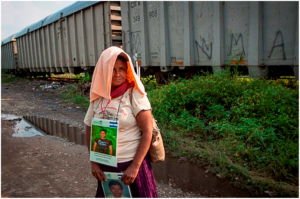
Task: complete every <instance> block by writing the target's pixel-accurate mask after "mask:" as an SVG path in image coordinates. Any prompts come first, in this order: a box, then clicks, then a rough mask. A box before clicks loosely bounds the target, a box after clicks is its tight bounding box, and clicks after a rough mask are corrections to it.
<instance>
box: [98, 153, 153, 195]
mask: <svg viewBox="0 0 300 199" xmlns="http://www.w3.org/2000/svg"><path fill="white" fill-rule="evenodd" d="M131 162H132V161H129V162H122V163H118V167H117V168H116V167H110V166H106V165H101V169H102V171H104V172H116V173H121V171H124V170H125V169H126V168H127V167H128V166H129V165H130V164H131ZM130 191H131V194H132V197H134V198H157V197H158V195H157V190H156V182H155V178H154V174H153V171H152V167H151V163H150V160H149V157H148V155H147V156H146V157H145V159H144V160H143V162H142V164H141V166H140V170H139V172H138V175H137V177H136V179H135V180H134V182H133V183H132V184H131V185H130ZM96 198H104V193H103V190H102V186H101V182H100V181H98V189H97V193H96Z"/></svg>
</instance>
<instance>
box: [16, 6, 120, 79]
mask: <svg viewBox="0 0 300 199" xmlns="http://www.w3.org/2000/svg"><path fill="white" fill-rule="evenodd" d="M121 30H122V26H121V8H120V5H119V2H97V1H92V2H89V1H83V2H76V3H74V4H72V5H70V6H68V7H66V8H64V9H62V10H60V11H58V12H56V13H54V14H52V15H50V16H48V17H46V18H44V19H42V20H40V21H38V22H37V23H35V24H33V25H31V26H28V27H26V28H25V29H23V30H22V31H20V32H19V33H17V34H16V37H15V38H16V40H17V46H18V49H19V67H20V68H22V69H24V70H27V71H29V72H30V73H32V74H39V73H65V72H72V73H79V72H82V71H84V70H86V71H89V70H92V69H93V67H94V66H95V64H96V62H97V60H98V58H99V56H100V54H101V52H102V51H103V50H104V49H105V48H107V47H109V46H112V45H116V46H122V41H121V40H122V33H121Z"/></svg>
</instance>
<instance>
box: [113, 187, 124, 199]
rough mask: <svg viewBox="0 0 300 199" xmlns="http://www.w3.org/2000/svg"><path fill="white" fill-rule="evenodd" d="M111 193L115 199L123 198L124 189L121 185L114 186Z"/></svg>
mask: <svg viewBox="0 0 300 199" xmlns="http://www.w3.org/2000/svg"><path fill="white" fill-rule="evenodd" d="M110 191H111V193H112V194H113V196H114V197H115V198H121V196H122V193H123V189H122V187H120V185H112V186H111V187H110Z"/></svg>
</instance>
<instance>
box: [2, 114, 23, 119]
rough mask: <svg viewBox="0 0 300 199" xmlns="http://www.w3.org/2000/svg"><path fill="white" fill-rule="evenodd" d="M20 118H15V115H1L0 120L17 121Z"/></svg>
mask: <svg viewBox="0 0 300 199" xmlns="http://www.w3.org/2000/svg"><path fill="white" fill-rule="evenodd" d="M19 118H21V117H19V116H16V115H12V114H1V119H2V120H17V119H19Z"/></svg>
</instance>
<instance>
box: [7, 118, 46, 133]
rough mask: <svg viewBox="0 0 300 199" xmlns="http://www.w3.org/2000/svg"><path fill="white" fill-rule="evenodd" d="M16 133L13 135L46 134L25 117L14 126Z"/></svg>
mask: <svg viewBox="0 0 300 199" xmlns="http://www.w3.org/2000/svg"><path fill="white" fill-rule="evenodd" d="M14 131H15V133H14V134H13V135H12V136H13V137H33V136H44V135H45V134H44V133H42V132H41V131H39V130H38V129H36V128H35V127H34V126H33V125H31V124H30V123H28V122H27V121H26V120H25V119H22V120H21V121H18V122H17V123H16V125H15V127H14Z"/></svg>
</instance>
